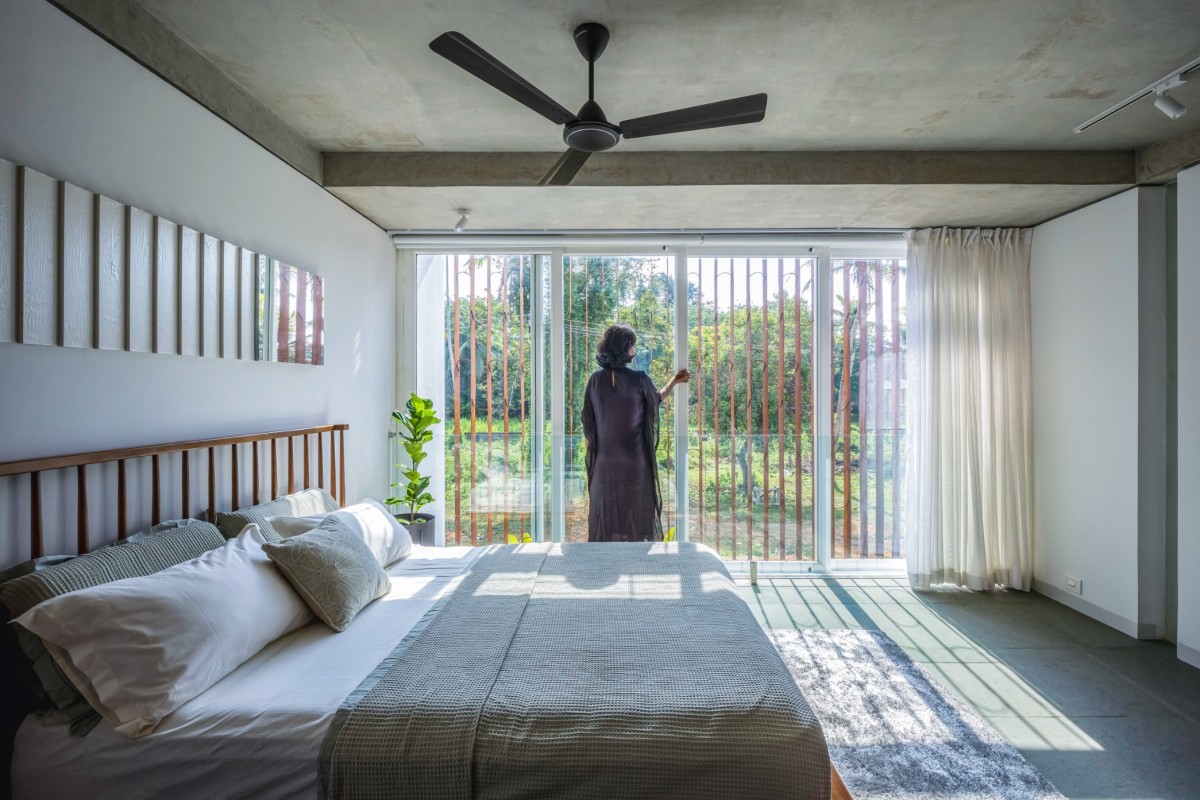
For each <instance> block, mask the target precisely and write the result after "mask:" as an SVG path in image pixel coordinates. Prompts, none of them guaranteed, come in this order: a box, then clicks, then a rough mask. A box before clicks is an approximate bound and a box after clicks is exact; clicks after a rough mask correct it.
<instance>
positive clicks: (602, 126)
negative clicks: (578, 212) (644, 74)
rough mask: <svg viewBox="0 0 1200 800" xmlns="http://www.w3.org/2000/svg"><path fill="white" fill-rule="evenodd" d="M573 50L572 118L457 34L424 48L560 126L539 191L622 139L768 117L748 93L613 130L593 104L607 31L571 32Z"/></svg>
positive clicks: (758, 97)
mask: <svg viewBox="0 0 1200 800" xmlns="http://www.w3.org/2000/svg"><path fill="white" fill-rule="evenodd" d="M575 46H576V47H577V48H579V52H580V54H581V55H582V56H583V57H584V58H585V59H587V62H588V99H587V102H586V103H584V104H583V105H582V106H581V107H580V108H579V113H578V114H572V113H571V112H570V111H568V110H567V109H566V108H564V107H563V106H561V105H559V104H558V103H557V102H555V101H554V100H553V99H552V98H550V97H549V96H548V95H546V94H545V93H543V92H542V91H541V90H539V89H538V88H537V87H536V86H534V85H533V84H532V83H530V82H529V81H527V80H525V79H524V78H522V77H521V76H520V75H518V74H517V73H515V72H513V71H512V70H511V69H509V68H508V67H506V66H505V65H504V64H503V63H501V62H500V61H499V60H497V59H496V58H495V57H494V56H493V55H491V54H490V53H488V52H487V51H486V50H484V49H483V48H482V47H480V46H479V45H477V44H475V43H474V42H472V41H471V40H470V39H468V38H467V37H466V36H463V35H462V34H461V33H459V32H457V31H449V32H447V33H443V34H442V35H441V36H439V37H437V38H436V39H434V40H433V41H432V42H430V43H429V49H431V50H433V52H435V53H437V54H438V55H440V56H442V57H443V58H445V59H447V60H448V61H451V62H452V63H454V64H457V65H458V66H460V67H462V68H463V69H465V70H466V71H467V72H469V73H471V74H472V75H474V76H475V77H476V78H479V79H480V80H481V81H484V82H485V83H489V84H491V85H492V86H494V87H496V88H497V89H499V90H500V91H502V92H504V93H505V94H506V95H508V96H509V97H511V98H512V99H514V100H516V101H517V102H518V103H521V104H522V105H525V106H527V107H529V108H531V109H533V110H534V111H536V112H537V113H539V114H541V115H542V116H543V117H545V118H546V119H548V120H550V121H551V122H553V123H554V124H556V125H562V126H563V141H564V142H565V143H566V145H567V152H565V153H563V155H562V156H561V157H560V158H559V159H558V161H557V162H556V163H555V164H554V166H553V167H551V169H550V171H549V172H548V173H546V175H545V177H543V178H542V179H541V181H540V182H539V183H540V184H541V185H542V186H547V185H549V186H565V185H567V184H568V183H570V182H571V179H572V178H574V177H575V175H576V174H577V173H578V172H579V170H580V169H581V168H582V167H583V164H584V162H585V161H587V160H588V157H589V156H590V155H591V154H592V153H600V152H603V151H605V150H609V149H611V148H613V147H615V146H616V145H617V143H618V142H619V141H621V137H622V136H624V137H625V138H626V139H637V138H640V137H643V136H659V135H661V134H664V133H682V132H684V131H698V130H704V129H706V128H720V127H724V126H726V125H743V124H746V123H749V122H761V121H762V119H763V117H764V116H765V115H766V113H767V96H766V95H765V94H752V95H747V96H746V97H735V98H733V99H732V100H721V101H720V102H717V103H705V104H704V105H699V106H691V107H689V108H679V109H676V110H674V111H665V112H663V113H661V114H650V115H649V116H645V117H634V118H633V119H626V120H622V121H621V122H620V123H619V124H617V125H614V124H612V123H611V122H609V121H608V119H607V118H606V117H605V116H604V111H603V110H602V109H601V108H600V104H599V103H597V102H596V97H595V88H596V80H595V77H596V60H597V59H599V58H600V56H601V54H602V53H603V52H604V48H605V47H607V46H608V28H606V27H604V26H603V25H601V24H600V23H598V22H585V23H583V24H582V25H580V26H579V27H578V28H576V29H575Z"/></svg>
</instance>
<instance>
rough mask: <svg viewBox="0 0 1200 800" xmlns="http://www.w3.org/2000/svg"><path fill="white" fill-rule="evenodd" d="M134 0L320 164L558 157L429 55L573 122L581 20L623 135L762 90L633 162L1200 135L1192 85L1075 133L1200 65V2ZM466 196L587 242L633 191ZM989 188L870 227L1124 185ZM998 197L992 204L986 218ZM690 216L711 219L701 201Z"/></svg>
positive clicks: (1109, 142) (374, 203) (1077, 146)
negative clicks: (453, 156)
mask: <svg viewBox="0 0 1200 800" xmlns="http://www.w3.org/2000/svg"><path fill="white" fill-rule="evenodd" d="M139 1H140V3H141V5H143V6H144V7H145V8H146V9H148V10H149V11H150V12H151V13H152V14H154V15H155V16H156V17H157V18H158V19H160V20H161V21H162V22H163V23H165V24H166V25H167V26H168V27H169V28H171V29H172V30H174V31H175V32H176V33H177V34H178V35H179V36H180V37H181V38H182V39H184V40H185V41H186V42H188V43H190V44H191V45H192V46H193V47H195V48H196V50H198V51H199V52H200V53H201V54H202V55H203V56H204V57H205V58H207V59H208V60H209V61H211V62H212V63H213V64H215V65H216V66H217V67H218V68H219V69H220V70H222V71H223V72H224V73H225V74H226V75H228V76H229V77H230V78H232V79H233V81H235V82H236V83H238V84H239V85H240V86H242V87H243V88H244V89H245V90H246V91H247V92H248V93H249V94H250V95H252V96H253V97H254V98H256V99H257V100H259V101H260V102H261V103H262V104H263V105H265V106H266V108H267V109H268V110H270V111H271V112H273V113H274V114H275V115H277V116H278V117H279V118H280V119H281V120H282V121H283V122H284V123H286V125H288V126H290V127H291V128H292V129H294V130H295V131H296V132H298V133H299V134H300V135H301V136H302V137H304V138H305V139H307V140H308V141H310V142H311V143H313V144H314V145H315V146H316V147H317V149H320V150H323V151H337V152H344V151H380V152H385V151H390V152H446V151H462V152H499V151H503V152H551V151H561V150H562V149H563V145H562V141H561V138H560V136H561V131H560V129H559V128H558V127H556V126H555V125H553V124H552V123H550V122H548V121H547V120H545V119H543V118H542V117H540V116H538V115H537V114H535V113H534V112H532V111H529V110H528V109H526V108H524V107H523V106H520V105H519V104H517V103H516V102H515V101H512V100H510V99H509V98H507V97H505V96H504V95H502V94H500V93H499V92H498V91H496V90H494V89H492V88H491V87H490V86H487V85H486V84H484V83H482V82H480V81H478V80H477V79H475V78H473V77H472V76H470V75H468V74H467V73H465V72H463V71H462V70H460V69H458V68H457V67H455V66H453V65H451V64H450V63H449V62H447V61H445V60H443V59H442V58H440V57H438V56H437V55H435V54H434V53H433V52H431V51H430V50H429V48H428V43H429V41H430V40H432V39H433V38H434V37H435V36H437V35H438V34H440V33H442V32H444V31H447V30H458V31H461V32H462V33H464V34H466V35H467V36H469V37H471V38H472V39H474V40H475V41H476V42H477V43H478V44H480V45H481V46H482V47H484V48H485V49H487V50H488V51H490V52H491V53H493V54H494V55H495V56H496V57H498V58H500V59H501V60H502V61H504V62H505V63H507V64H508V65H509V66H510V67H511V68H513V69H514V70H516V71H517V72H518V73H520V74H521V75H523V76H524V77H526V78H527V79H529V80H530V81H532V82H533V83H534V84H536V85H537V86H538V87H539V88H541V89H542V90H543V91H545V92H546V93H547V94H549V95H550V96H551V97H554V98H555V99H556V100H558V101H559V102H560V103H562V104H563V105H565V106H567V107H568V108H577V107H578V106H579V104H580V103H581V102H582V101H583V100H584V99H585V98H586V89H587V80H586V79H587V71H586V63H585V62H584V61H583V60H582V59H581V58H580V57H579V55H578V53H577V52H576V50H575V48H574V45H573V43H572V40H571V32H572V30H573V29H574V27H575V25H577V24H578V23H579V22H582V21H585V20H596V21H599V22H602V23H604V24H605V25H607V26H609V28H610V29H611V31H612V37H613V38H612V41H611V43H610V44H609V47H608V50H607V52H606V53H605V54H604V56H603V58H602V59H601V60H600V62H599V63H598V65H597V76H596V82H597V99H598V100H599V101H600V103H601V104H602V105H603V106H604V108H605V110H606V112H607V113H608V115H609V117H610V118H611V119H613V120H620V119H624V118H628V117H633V116H640V115H643V114H648V113H653V112H656V111H662V110H668V109H672V108H678V107H682V106H688V105H693V104H697V103H702V102H709V101H713V100H718V99H723V98H726V97H732V96H737V95H743V94H749V93H753V92H759V91H765V92H767V93H768V94H769V95H770V105H769V107H768V111H767V118H766V120H765V121H764V122H762V123H760V124H757V125H749V126H741V127H733V128H724V129H717V130H713V131H704V132H693V133H686V134H677V135H671V136H665V137H652V138H648V139H643V140H633V141H627V142H622V143H621V145H620V149H621V151H622V152H639V151H663V150H672V151H692V150H763V151H794V150H826V151H832V150H925V151H932V150H988V151H996V150H1025V149H1037V150H1065V149H1073V150H1109V149H1113V150H1117V149H1121V150H1125V149H1132V148H1136V147H1141V146H1144V145H1147V144H1150V143H1152V142H1155V141H1159V140H1162V139H1166V138H1168V137H1171V136H1177V135H1179V134H1182V133H1186V132H1188V131H1190V130H1193V129H1196V128H1198V127H1200V75H1196V76H1195V79H1194V80H1193V82H1192V84H1191V85H1189V86H1187V87H1185V89H1183V90H1181V91H1180V92H1178V93H1177V97H1178V98H1179V99H1180V100H1181V101H1183V102H1184V103H1187V104H1191V105H1194V106H1195V108H1196V110H1195V111H1193V112H1192V113H1191V114H1188V115H1186V116H1185V117H1183V118H1182V119H1181V120H1178V121H1175V122H1172V121H1170V120H1168V119H1167V118H1166V117H1165V116H1163V115H1162V114H1160V113H1159V112H1158V111H1157V110H1155V109H1154V108H1153V105H1152V101H1151V100H1150V99H1149V98H1147V99H1143V100H1141V101H1139V102H1138V103H1136V104H1134V105H1133V106H1132V107H1130V108H1128V109H1125V110H1123V111H1121V112H1119V113H1118V114H1117V115H1115V116H1114V117H1112V118H1110V119H1108V120H1105V121H1104V122H1102V123H1100V124H1098V125H1096V126H1095V127H1094V128H1092V129H1090V130H1088V131H1087V132H1085V133H1083V134H1075V133H1073V132H1072V128H1074V127H1075V126H1076V125H1078V124H1080V123H1082V122H1084V121H1085V120H1086V119H1088V118H1089V117H1091V116H1093V115H1094V114H1097V113H1099V112H1100V111H1103V110H1104V109H1106V108H1108V107H1109V106H1110V105H1112V104H1114V103H1115V102H1117V101H1119V100H1121V99H1123V98H1124V97H1126V96H1128V95H1129V94H1131V93H1133V92H1135V91H1137V90H1139V89H1141V88H1143V87H1144V86H1146V85H1147V84H1149V83H1150V82H1152V81H1154V80H1156V79H1158V78H1160V77H1162V76H1163V75H1165V74H1167V73H1169V72H1170V71H1172V70H1173V69H1176V68H1178V67H1180V66H1182V65H1183V64H1184V63H1186V62H1188V61H1190V60H1192V59H1193V58H1196V57H1197V56H1200V2H1197V1H1196V0H1155V1H1154V2H1153V3H1131V2H1128V0H1005V1H1004V2H997V1H996V0H806V1H795V2H794V1H791V0H776V1H775V2H764V1H763V0H739V1H738V2H731V0H661V1H660V2H645V0H636V2H635V0H591V2H587V3H584V2H582V0H565V1H563V0H516V1H515V2H513V1H509V2H496V1H495V0H491V1H490V2H485V1H484V0H436V2H434V1H432V0H400V2H397V1H396V0H337V1H336V2H334V1H333V0H206V1H205V2H195V1H194V0H139ZM369 188H370V187H362V188H355V189H337V190H336V193H337V194H338V195H339V196H342V197H344V198H345V199H346V200H347V202H350V203H351V204H352V205H355V206H356V207H358V208H360V209H361V210H363V211H364V212H365V213H367V214H368V216H371V217H372V218H373V219H376V220H377V221H380V222H381V224H384V225H386V226H388V227H400V228H421V227H430V226H429V225H427V224H425V223H426V222H428V221H431V219H432V217H433V216H437V217H438V224H437V225H433V226H432V227H447V226H448V225H449V224H451V222H452V220H451V221H447V220H446V219H445V218H443V217H441V216H438V215H443V214H444V213H445V210H444V209H445V204H444V203H443V202H441V200H442V199H443V198H444V196H445V193H443V195H437V193H436V192H428V191H424V192H422V191H417V190H416V189H415V188H412V187H387V188H380V189H379V191H376V192H375V193H374V194H373V195H372V193H371V192H370V191H369ZM461 188H462V187H459V189H456V190H455V191H454V192H453V194H454V195H455V198H456V199H455V201H454V202H460V201H461V202H463V203H467V204H469V203H471V202H492V201H494V200H495V197H496V196H505V197H508V198H510V199H509V200H508V201H507V202H504V201H501V202H498V203H497V207H498V209H506V212H507V213H506V214H505V215H504V217H503V219H501V218H500V217H499V216H497V217H496V218H494V219H493V220H492V221H491V222H490V223H489V222H488V221H486V220H480V225H481V226H483V227H489V228H506V227H515V226H516V224H515V223H516V221H517V220H519V219H521V220H523V219H533V217H531V214H532V211H533V209H541V210H542V211H544V212H545V214H546V216H544V217H538V218H537V219H538V220H540V221H541V222H542V224H537V225H529V226H521V227H536V228H549V227H557V226H558V225H557V224H556V223H554V222H552V221H551V220H559V219H567V218H570V219H577V218H578V217H580V216H581V215H582V214H583V211H582V210H579V211H568V210H566V209H562V208H559V205H561V204H562V203H564V202H570V203H578V208H579V209H584V208H587V209H589V212H590V213H591V214H592V215H593V216H592V217H591V218H592V219H594V220H596V221H597V223H599V224H593V225H591V226H585V227H606V228H611V227H621V225H622V224H623V221H624V220H625V219H626V217H627V215H625V214H623V213H620V212H619V208H620V207H628V201H629V199H630V198H629V197H628V196H626V195H628V192H620V191H616V192H615V193H612V192H610V193H609V194H607V195H606V194H605V193H602V192H601V193H597V192H594V191H589V192H587V193H586V194H585V193H583V192H582V191H578V192H576V191H575V190H576V189H579V190H582V189H583V188H588V187H570V189H569V190H568V191H567V192H566V193H563V192H551V193H549V194H546V195H544V196H545V197H546V198H547V199H546V200H543V199H541V197H537V199H536V200H533V201H530V199H529V198H531V197H533V195H527V194H518V193H516V192H515V190H504V191H501V190H498V189H495V188H494V187H489V189H488V191H480V192H479V196H480V198H481V199H480V200H479V201H476V200H474V199H473V198H471V197H470V194H471V193H470V192H467V191H461V190H460V189H461ZM743 188H744V187H743ZM754 188H755V190H756V191H754V192H750V194H753V195H755V196H756V197H757V196H758V193H759V192H758V190H761V189H762V188H763V187H754ZM830 188H833V187H830ZM837 188H838V191H847V192H848V193H849V194H848V195H847V196H848V197H850V196H851V195H853V196H854V197H858V195H860V194H861V193H862V192H861V190H862V187H853V189H854V191H850V190H843V189H841V188H840V187H837ZM993 189H994V187H993V188H988V187H980V188H979V189H978V190H977V191H974V192H972V191H970V190H967V189H964V188H963V187H955V190H954V191H932V192H930V191H924V190H914V191H909V192H905V191H901V190H900V189H899V187H894V186H893V187H889V188H888V191H887V192H886V193H885V194H886V196H888V197H892V198H893V201H892V202H894V203H904V202H914V203H917V206H919V207H921V208H922V209H924V210H921V211H919V212H918V211H917V210H916V208H912V209H910V211H911V213H907V214H906V213H905V209H904V208H903V207H901V206H895V207H889V208H888V209H887V211H886V213H882V214H880V215H877V216H878V218H880V219H882V218H888V219H894V220H896V223H895V224H897V225H900V226H906V225H914V224H919V223H917V222H916V220H917V219H925V218H926V217H927V216H928V217H930V218H931V219H936V220H938V221H939V222H938V224H954V223H951V222H949V220H950V219H956V218H959V217H969V218H973V217H975V216H977V215H982V216H983V217H985V218H989V219H992V220H993V224H995V223H996V222H998V221H999V220H1000V219H1001V218H1002V217H1003V218H1004V219H1016V218H1025V219H1030V220H1031V221H1039V220H1038V219H1036V218H1035V216H1036V215H1035V216H1030V215H1028V214H1018V213H1009V210H1008V209H1007V206H1008V205H1009V204H1010V203H1011V202H1016V201H1017V199H1018V198H1020V201H1021V202H1025V203H1028V204H1030V205H1029V208H1035V207H1037V208H1041V209H1042V211H1043V212H1044V213H1046V214H1047V215H1048V216H1053V215H1054V214H1057V213H1061V212H1062V211H1065V210H1069V208H1068V206H1069V204H1070V203H1074V202H1076V201H1077V200H1078V199H1079V198H1080V197H1081V196H1082V195H1085V194H1092V195H1094V194H1097V193H1099V194H1101V195H1102V194H1104V193H1111V191H1112V190H1113V189H1112V187H1109V188H1103V187H1091V190H1090V191H1089V190H1085V189H1084V188H1083V187H1072V188H1070V189H1064V188H1063V187H1044V186H1043V187H1023V189H1022V191H1020V192H1016V193H1013V194H1011V195H1009V196H1008V200H1001V199H1000V198H999V197H998V196H997V195H996V194H995V191H994V190H993ZM505 191H510V192H511V193H510V194H507V195H506V194H505ZM521 191H526V190H521ZM776 191H777V192H778V191H781V190H778V189H777V190H776ZM636 193H637V197H638V202H639V203H644V204H645V205H646V206H647V207H655V208H660V209H662V210H663V212H662V213H656V214H654V215H652V216H654V217H655V218H659V217H661V218H664V219H668V218H674V217H675V216H678V215H677V213H676V212H677V211H678V210H680V209H681V208H683V207H682V206H679V205H678V203H677V202H676V201H675V200H674V199H672V198H673V197H674V195H673V194H672V193H668V194H666V195H662V196H658V195H654V194H653V193H649V194H648V193H647V190H646V189H645V188H644V187H643V188H640V189H637V190H636ZM702 194H703V196H704V197H705V200H706V203H705V204H704V205H703V210H704V216H705V217H707V216H708V215H709V214H708V211H710V210H712V209H716V210H717V215H718V216H720V213H721V212H722V211H723V212H727V213H728V214H733V215H742V207H741V206H740V205H739V203H741V202H743V201H746V200H747V197H746V196H744V195H745V192H742V193H739V192H738V191H737V187H710V189H709V190H706V191H705V192H703V193H702ZM768 194H769V193H768ZM801 194H802V195H803V196H804V198H805V199H803V200H802V201H800V202H799V203H798V204H797V205H795V206H794V207H793V208H792V212H790V213H789V214H788V215H787V216H795V215H796V214H795V212H797V211H804V212H805V213H807V212H808V211H812V212H813V213H815V214H817V215H818V216H820V217H821V218H822V219H825V218H828V216H829V211H830V209H832V208H841V209H843V210H845V212H846V215H847V216H846V218H845V219H844V220H842V223H841V224H843V225H863V224H866V223H865V222H861V221H859V222H856V221H855V220H866V219H869V218H872V215H871V213H869V209H870V208H872V207H877V206H878V205H879V202H880V198H879V197H877V198H876V199H875V200H868V199H867V198H860V199H848V200H847V201H846V202H845V203H840V202H833V200H832V198H833V195H826V196H823V197H822V198H821V201H820V202H817V200H816V196H817V194H818V193H817V192H816V191H815V190H814V188H813V187H805V191H803V192H801ZM668 195H670V196H668ZM966 195H970V197H966ZM881 196H882V195H881ZM987 196H992V197H994V198H995V200H994V204H993V206H991V207H990V210H989V206H988V203H987V201H985V199H984V198H985V197H987ZM551 197H553V198H556V199H555V200H553V201H551V200H549V198H551ZM385 198H387V199H385ZM518 198H519V199H518ZM568 198H569V201H568ZM939 198H940V201H939ZM1039 198H1040V199H1039ZM779 199H780V198H779V197H774V198H772V199H770V200H764V202H763V206H762V207H763V208H767V207H771V206H772V204H773V203H775V202H776V201H778V200H779ZM605 202H612V203H617V204H619V205H618V206H613V207H606V206H604V203H605ZM937 202H944V203H945V205H942V206H941V207H940V213H941V214H942V216H938V213H939V211H938V209H937V208H933V207H928V204H929V203H935V204H936V203H937ZM963 202H966V203H967V206H965V207H964V206H963V205H961V203H963ZM516 203H520V207H519V208H515V207H513V204H516ZM827 203H828V205H827ZM1081 204H1082V203H1081ZM1075 207H1077V206H1075ZM668 208H670V209H674V211H666V209H668ZM691 210H692V211H695V212H696V213H697V214H699V213H701V207H700V204H699V203H694V204H691ZM926 211H928V212H929V213H928V214H927V213H926ZM1002 211H1003V212H1005V213H1003V214H1002V213H1000V212H1002ZM860 212H861V213H860ZM989 213H991V214H992V216H991V217H989V216H988V215H989ZM1042 218H1043V219H1044V218H1046V217H1042ZM700 224H701V223H699V222H698V221H693V222H691V223H690V224H686V225H684V227H697V226H700ZM738 224H742V223H738ZM760 224H761V225H764V226H765V225H767V224H769V223H768V222H767V221H765V220H764V221H763V222H761V223H760ZM771 224H773V223H771ZM791 224H792V225H802V226H810V225H817V224H825V223H818V222H816V221H815V219H814V220H808V219H796V220H794V221H793V222H792V223H791ZM873 224H874V223H873ZM731 225H732V223H730V224H726V225H722V226H721V227H730V226H731ZM672 227H679V226H678V225H672Z"/></svg>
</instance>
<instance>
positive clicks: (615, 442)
mask: <svg viewBox="0 0 1200 800" xmlns="http://www.w3.org/2000/svg"><path fill="white" fill-rule="evenodd" d="M661 403H662V397H661V396H659V394H658V390H657V389H655V388H654V381H652V380H650V376H649V375H647V374H646V373H644V372H640V371H638V370H631V369H628V368H624V367H622V368H620V369H598V370H596V371H595V372H593V373H592V377H591V378H590V379H589V380H588V385H587V393H586V394H585V395H584V400H583V435H584V438H586V439H587V475H588V496H589V498H590V506H589V510H588V541H589V542H639V541H661V540H662V538H663V533H662V521H661V519H660V518H661V514H662V498H661V496H660V495H659V489H658V463H657V461H656V459H655V457H654V454H655V452H656V451H657V450H658V407H659V405H660V404H661Z"/></svg>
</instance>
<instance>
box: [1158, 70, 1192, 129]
mask: <svg viewBox="0 0 1200 800" xmlns="http://www.w3.org/2000/svg"><path fill="white" fill-rule="evenodd" d="M1185 83H1187V76H1186V75H1172V76H1171V77H1170V78H1167V79H1166V80H1165V81H1163V82H1162V83H1160V84H1158V85H1157V86H1155V87H1154V93H1155V94H1156V95H1158V97H1156V98H1154V107H1155V108H1157V109H1158V110H1159V111H1161V112H1162V113H1164V114H1166V115H1167V116H1168V117H1170V118H1171V119H1179V118H1180V117H1182V116H1183V115H1184V114H1185V113H1187V107H1186V106H1184V104H1183V103H1181V102H1179V101H1178V100H1176V99H1175V98H1174V97H1171V95H1169V94H1167V92H1169V91H1171V90H1172V89H1178V88H1179V87H1180V86H1182V85H1183V84H1185Z"/></svg>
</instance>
